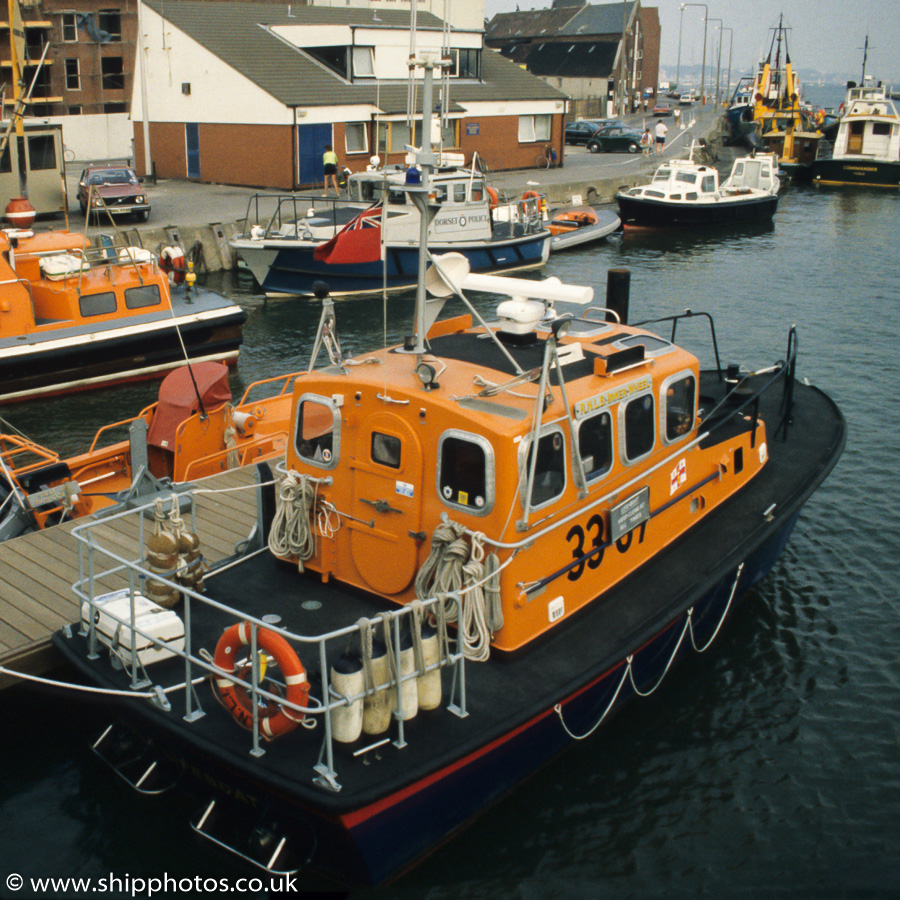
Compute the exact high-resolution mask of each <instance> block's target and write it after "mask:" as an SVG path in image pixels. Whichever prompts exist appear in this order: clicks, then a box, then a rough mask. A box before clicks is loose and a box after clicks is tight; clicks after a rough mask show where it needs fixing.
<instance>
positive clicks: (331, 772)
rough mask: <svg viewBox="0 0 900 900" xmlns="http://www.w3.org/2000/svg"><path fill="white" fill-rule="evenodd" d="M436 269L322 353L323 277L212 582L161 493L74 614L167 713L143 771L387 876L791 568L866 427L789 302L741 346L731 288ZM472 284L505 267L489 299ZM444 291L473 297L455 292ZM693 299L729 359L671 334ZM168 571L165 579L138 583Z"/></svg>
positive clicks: (227, 838) (328, 318)
mask: <svg viewBox="0 0 900 900" xmlns="http://www.w3.org/2000/svg"><path fill="white" fill-rule="evenodd" d="M424 180H425V184H424V186H423V187H422V188H419V189H416V188H409V189H408V190H409V192H410V198H411V200H413V202H416V203H419V204H421V206H422V207H423V208H424V207H425V205H426V204H427V202H428V201H427V198H428V192H429V184H428V181H429V172H428V167H427V166H426V167H425V175H424ZM615 275H616V277H615V278H614V279H612V280H611V284H612V285H616V286H617V285H620V284H621V278H622V273H621V272H618V273H615ZM426 280H427V285H428V287H429V289H430V291H431V293H432V294H433V299H432V300H429V301H428V302H427V303H426V295H425V289H426V284H425V280H423V281H422V282H420V284H419V286H418V288H419V290H418V295H417V304H416V318H415V324H414V327H413V330H412V334H411V336H410V337H409V339H407V340H406V341H404V342H403V344H402V345H400V346H396V347H388V348H383V349H381V350H378V351H376V352H373V353H370V354H366V355H365V356H362V357H360V358H358V359H352V360H349V359H348V360H345V359H343V358H342V357H341V356H340V354H339V352H336V353H335V354H334V355H333V356H331V357H330V358H329V360H328V364H327V365H325V366H324V367H321V368H317V367H316V363H317V349H318V347H319V346H320V344H321V343H323V342H324V341H325V339H326V337H333V336H334V333H335V322H334V318H333V316H332V315H331V312H330V310H329V307H328V305H327V304H326V310H325V313H326V314H325V315H323V318H322V322H321V325H320V330H319V336H318V337H319V338H320V340H319V341H317V345H316V349H314V352H313V359H312V361H311V364H310V367H309V371H308V372H306V373H304V374H303V375H300V376H298V377H297V378H296V379H295V380H294V384H293V395H292V397H293V407H292V409H293V412H292V425H291V430H290V434H291V440H290V444H289V446H288V450H287V455H286V461H285V465H284V466H283V467H281V469H280V471H277V478H278V485H277V491H276V492H275V494H276V497H277V498H280V500H279V501H278V502H277V503H276V504H274V507H275V508H274V511H273V509H272V505H273V504H272V503H270V502H269V501H268V500H267V498H270V495H271V493H272V491H273V486H272V485H271V483H270V480H271V479H270V473H268V472H261V473H260V478H261V484H260V486H259V491H260V498H261V499H260V502H259V504H258V510H259V514H258V517H257V521H256V523H255V524H254V526H253V527H252V528H251V529H250V530H249V532H248V536H247V540H246V541H243V542H241V543H240V545H239V546H238V547H237V548H236V549H235V552H234V553H232V552H230V551H229V552H227V553H221V554H218V555H216V554H212V553H211V554H210V555H209V556H208V558H207V559H206V563H207V566H208V571H207V572H206V574H205V576H204V578H203V587H202V590H201V589H200V588H199V586H197V587H194V588H192V587H190V586H188V585H185V584H184V583H180V584H178V585H176V583H175V582H174V581H172V579H171V578H168V577H166V576H165V575H164V574H163V575H161V574H159V573H158V572H157V573H154V572H153V571H152V570H151V568H149V566H148V562H147V560H148V559H149V557H150V554H157V555H158V554H164V553H167V554H168V555H170V556H171V555H180V554H182V553H185V554H186V553H187V552H188V551H182V550H181V549H180V548H181V544H182V540H183V539H184V538H185V537H186V533H185V530H179V526H174V527H173V528H172V529H170V528H167V527H166V526H165V524H164V523H163V522H162V521H161V520H157V523H156V526H155V527H153V526H151V524H149V522H148V520H147V519H146V517H145V512H146V511H147V510H144V509H136V510H134V511H132V512H130V513H124V514H122V515H121V516H120V517H119V518H118V519H117V520H115V521H106V522H104V523H102V525H101V524H99V523H88V524H85V525H81V526H79V527H78V528H76V530H75V533H76V535H77V536H78V538H79V540H80V541H81V545H82V548H83V553H84V554H85V565H84V569H83V571H84V572H85V573H86V577H85V578H84V579H82V581H81V582H79V584H78V585H77V595H78V601H79V603H80V604H82V605H81V608H80V609H79V611H78V613H77V614H75V616H74V618H75V619H77V620H78V621H77V622H76V623H75V624H74V625H73V626H72V627H71V628H69V629H67V630H66V631H65V632H61V633H60V634H58V635H57V636H56V638H55V643H56V646H57V647H58V648H59V649H60V650H61V651H62V652H63V654H64V655H65V656H66V658H67V659H68V660H69V661H70V662H71V663H73V664H74V665H75V666H76V667H77V668H78V670H79V671H80V672H81V673H82V674H83V676H84V677H85V678H87V679H88V680H89V681H90V682H92V683H94V684H96V685H98V686H101V687H103V688H106V689H111V690H116V691H119V692H121V695H122V696H120V697H119V698H118V700H117V701H113V700H110V701H109V702H110V703H113V702H116V703H117V705H118V704H119V703H122V704H124V705H125V718H126V719H131V720H132V721H136V723H137V730H138V731H139V732H140V734H141V735H147V734H150V733H155V734H156V735H157V736H160V737H159V738H158V740H157V741H156V742H155V746H156V747H157V749H158V752H159V754H161V755H160V763H161V764H160V765H159V766H153V767H152V768H150V763H149V762H148V764H147V768H146V771H145V773H144V774H142V775H140V776H139V777H137V778H136V779H135V782H136V783H137V786H138V787H139V788H141V789H142V790H150V789H151V784H150V782H151V781H152V778H155V777H156V776H155V775H152V776H151V773H157V772H158V771H160V770H161V769H163V768H164V767H165V765H164V764H166V763H167V764H169V765H174V766H175V767H176V769H177V770H178V771H180V772H183V773H186V774H188V775H191V774H195V775H196V776H197V780H198V782H199V783H202V784H203V785H204V789H205V790H206V791H207V792H208V796H207V799H206V801H205V802H204V803H203V805H202V806H201V807H200V810H199V811H198V815H197V817H196V818H195V819H194V821H193V823H192V824H193V826H194V828H195V830H196V831H197V832H198V833H199V834H201V835H203V836H205V837H208V838H210V839H211V840H213V841H215V842H216V843H218V844H219V845H222V846H225V845H230V847H231V849H233V850H234V851H235V852H237V853H239V854H240V855H242V856H244V857H245V858H247V859H250V860H251V861H255V862H256V863H257V864H258V865H260V866H261V867H262V868H264V869H267V870H268V871H270V872H271V871H294V870H297V869H299V868H301V867H307V868H309V869H310V870H313V869H316V870H322V871H325V872H327V873H329V874H330V875H332V876H333V877H335V878H339V879H340V880H342V881H343V882H345V883H346V882H349V883H354V884H355V883H360V882H377V881H380V880H382V879H384V878H386V877H388V876H390V875H391V874H392V873H394V872H396V871H397V870H398V869H400V868H402V867H403V866H407V865H409V864H411V863H412V862H414V861H415V860H417V859H418V858H420V857H421V856H422V854H424V853H425V852H427V850H428V849H429V848H431V847H432V846H433V845H434V844H435V843H436V842H438V841H440V840H442V839H444V838H445V837H447V836H448V835H450V834H451V833H452V832H453V831H454V830H455V829H456V828H458V827H459V826H461V825H462V824H464V823H465V822H466V821H467V820H468V819H469V818H470V817H471V816H472V815H474V814H475V813H476V812H477V811H478V810H480V809H481V808H483V806H484V804H485V803H487V802H489V801H491V800H493V799H496V798H497V797H499V796H501V795H502V794H503V793H504V792H506V791H507V790H509V789H510V788H513V787H514V786H516V785H517V784H518V783H519V782H520V781H521V780H523V779H524V778H525V777H526V776H527V775H528V774H529V773H530V772H532V771H533V770H534V769H535V768H536V767H538V766H539V765H541V764H542V763H544V762H545V761H547V760H548V759H550V758H551V757H552V756H553V755H554V754H555V753H556V752H558V751H560V750H561V749H563V748H564V747H565V746H566V745H567V744H569V743H570V742H571V741H572V740H575V739H582V738H587V737H589V736H590V734H592V733H593V732H595V731H596V730H597V729H598V728H599V727H601V725H603V723H604V722H605V721H606V720H607V719H608V717H609V715H610V714H611V713H612V712H613V711H614V710H616V709H618V708H620V707H621V706H622V705H623V704H624V703H625V702H626V701H628V700H630V699H633V698H634V697H636V696H638V695H640V694H647V693H651V692H652V691H653V690H654V689H655V687H656V686H657V685H658V683H659V682H660V681H661V679H662V678H663V677H664V676H665V675H666V673H667V672H669V670H670V668H671V666H672V664H673V663H674V662H675V661H676V659H677V658H678V657H679V656H680V655H682V654H684V653H686V652H688V650H689V648H691V647H693V648H694V649H696V650H698V651H703V650H706V649H707V647H708V646H709V645H710V644H711V643H712V641H713V640H714V639H715V637H716V635H717V634H718V633H719V632H720V630H721V628H722V627H723V625H724V624H725V622H726V620H727V618H728V615H729V613H730V611H731V610H732V608H733V607H734V604H735V603H737V601H738V599H739V598H740V596H741V595H742V594H743V593H744V592H745V591H746V590H747V589H748V588H749V587H751V586H752V585H753V584H755V583H756V582H757V581H759V579H761V578H763V577H764V576H765V574H766V573H767V572H768V571H769V569H770V568H771V566H772V565H773V563H774V561H775V559H776V558H777V556H778V554H779V552H780V550H781V549H782V548H783V546H784V544H785V542H786V541H787V539H788V537H789V535H790V532H791V529H792V528H793V526H794V524H795V523H796V521H797V516H798V514H799V511H800V509H801V507H802V505H803V503H804V502H805V501H806V500H807V499H808V498H809V497H810V496H811V494H812V493H813V492H814V491H815V490H816V488H817V487H818V486H819V485H820V484H821V482H822V481H823V480H824V479H825V478H826V477H827V475H828V473H829V471H830V470H831V468H832V467H833V466H834V465H835V464H836V462H837V460H838V458H839V456H840V453H841V451H842V449H843V445H844V441H845V423H844V420H843V417H842V415H841V413H840V411H839V410H838V409H837V407H836V406H835V405H834V403H833V402H832V401H831V400H830V399H829V398H828V397H827V396H826V395H825V394H824V393H823V392H821V391H819V390H818V389H816V388H814V387H812V386H810V385H808V384H805V383H801V382H800V381H799V380H797V379H796V378H795V371H796V364H797V336H796V331H795V330H794V329H791V330H790V331H789V333H788V341H787V347H786V351H785V352H784V354H783V355H782V358H781V360H780V361H779V362H776V363H775V364H773V365H771V366H764V367H761V368H759V369H756V370H752V371H748V370H745V369H741V368H739V367H738V366H736V365H735V366H728V367H727V368H726V367H723V366H722V365H721V364H720V359H719V351H718V347H719V346H720V344H719V341H718V338H717V336H716V334H715V329H714V327H713V326H712V320H711V319H710V318H709V317H707V316H705V315H700V314H694V313H691V312H686V313H684V314H682V315H679V316H674V317H666V318H665V319H664V320H663V321H661V322H660V323H657V324H659V325H660V330H661V331H663V332H664V333H665V334H667V335H669V336H668V337H666V336H660V335H658V334H656V333H655V328H651V327H649V326H650V325H651V323H637V324H629V323H628V315H627V311H626V308H625V304H624V303H622V302H613V301H614V300H620V299H621V294H620V292H619V291H618V290H614V289H611V290H609V291H608V295H607V306H614V307H615V308H616V310H615V311H612V312H608V311H606V310H601V311H599V314H598V311H597V310H596V309H586V310H583V311H580V312H578V313H576V314H574V315H571V314H560V313H559V311H557V310H555V309H554V306H553V304H554V303H565V302H570V303H573V304H577V305H579V306H581V307H585V306H588V305H589V304H590V303H591V302H592V299H593V291H592V290H591V289H590V288H583V287H573V286H569V285H563V284H560V283H559V282H558V281H556V280H554V279H550V280H548V281H546V282H538V281H529V280H525V279H517V278H506V277H497V276H485V275H476V274H472V273H470V272H469V271H468V263H467V261H466V260H465V258H464V257H461V256H458V255H449V256H448V257H444V258H442V259H437V260H435V261H434V265H433V267H432V269H431V270H430V272H429V273H428V275H427V279H426ZM471 291H491V292H494V293H496V294H499V295H501V296H504V297H507V298H508V299H506V300H504V301H503V302H502V303H501V304H500V305H499V306H498V308H497V321H496V322H492V323H487V322H485V321H483V319H482V318H481V317H480V316H479V315H478V312H477V309H476V307H475V306H474V305H473V304H472V303H471V302H470V300H469V298H468V293H469V292H471ZM449 297H454V298H455V299H456V300H458V301H459V302H462V303H463V304H465V305H467V306H468V308H469V310H470V313H469V314H468V315H463V316H456V317H454V318H451V319H447V320H440V318H439V315H440V313H439V310H438V309H437V308H436V307H437V306H439V305H440V301H441V300H444V299H447V298H449ZM700 323H702V324H703V326H704V328H709V329H710V337H711V344H712V347H713V353H712V356H711V365H710V366H709V367H708V368H706V367H704V368H701V364H700V359H699V357H698V356H697V355H696V354H695V353H693V352H691V351H690V350H688V349H687V347H686V346H681V345H679V344H676V343H675V340H674V337H675V333H676V331H677V332H678V334H679V335H681V336H684V334H685V332H686V331H688V330H690V327H689V326H691V325H692V324H694V325H696V324H700ZM186 499H188V500H189V501H190V502H191V503H192V504H194V507H193V508H194V512H195V513H196V510H197V507H198V506H199V505H202V504H203V503H204V498H203V495H196V494H194V495H187V497H186ZM199 521H202V516H198V515H195V516H194V523H197V522H199ZM116 522H118V523H120V524H119V525H118V526H117V525H116ZM182 524H183V525H184V526H185V529H186V531H187V532H188V533H190V535H194V534H196V542H195V540H194V538H193V537H190V538H189V539H188V540H186V541H185V543H186V544H187V545H190V546H191V547H194V548H196V545H197V542H199V545H200V546H202V547H205V546H207V544H206V540H205V539H206V537H207V535H205V534H203V533H200V531H193V530H191V529H192V528H195V525H191V524H190V522H189V521H185V522H184V523H182ZM213 527H214V526H213ZM142 529H143V531H142ZM126 532H127V533H129V534H137V535H138V536H139V541H140V546H139V549H138V552H137V554H136V555H135V556H126V555H124V553H123V550H122V543H121V541H120V540H119V539H118V535H120V534H123V533H126ZM151 532H152V533H151ZM166 547H168V548H169V550H168V551H166V550H165V548H166ZM145 548H146V549H145ZM190 552H193V551H190ZM145 557H146V558H145ZM285 562H287V563H290V565H286V564H285ZM160 583H161V584H162V585H163V586H167V587H171V588H173V589H175V590H177V591H178V592H180V593H181V595H182V599H181V600H180V601H177V600H176V606H175V608H174V609H173V610H169V611H166V612H162V611H159V610H156V609H154V607H153V605H148V604H147V602H146V598H145V597H144V596H143V594H140V591H142V590H143V588H144V586H147V587H148V588H149V587H150V585H151V584H154V585H158V584H160ZM139 595H140V596H139ZM259 651H263V652H262V653H260V652H259ZM220 701H221V702H220ZM115 744H116V740H115V730H114V729H111V730H110V731H108V732H105V733H104V735H103V736H102V737H101V738H100V739H99V740H98V741H97V744H96V745H95V749H96V750H97V752H98V753H100V754H101V755H103V756H105V757H107V758H110V759H113V757H114V756H115V753H114V750H115ZM131 747H132V748H133V747H134V741H133V740H132V743H131ZM153 789H155V788H153ZM226 794H227V795H228V796H227V797H225V796H224V795H226ZM276 822H277V827H276ZM239 826H242V827H243V835H242V836H241V835H238V836H237V837H236V834H237V832H238V831H239V830H240V828H239ZM261 829H262V830H261ZM248 835H251V836H253V841H252V842H253V843H254V845H255V847H256V850H257V851H258V853H257V854H253V853H251V852H250V851H249V850H248V849H247V847H248V844H247V841H246V838H247V836H248ZM310 883H311V882H309V881H306V880H304V886H307V885H308V884H310Z"/></svg>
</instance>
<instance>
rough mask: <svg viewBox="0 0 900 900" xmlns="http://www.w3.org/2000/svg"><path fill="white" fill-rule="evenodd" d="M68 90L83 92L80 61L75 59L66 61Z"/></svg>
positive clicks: (71, 58) (70, 58)
mask: <svg viewBox="0 0 900 900" xmlns="http://www.w3.org/2000/svg"><path fill="white" fill-rule="evenodd" d="M66 90H67V91H80V90H81V67H80V65H79V62H78V60H77V59H75V58H73V57H69V58H67V59H66Z"/></svg>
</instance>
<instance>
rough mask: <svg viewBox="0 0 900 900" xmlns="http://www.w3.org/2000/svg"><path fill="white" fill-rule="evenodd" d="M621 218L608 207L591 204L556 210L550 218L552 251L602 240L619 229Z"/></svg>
mask: <svg viewBox="0 0 900 900" xmlns="http://www.w3.org/2000/svg"><path fill="white" fill-rule="evenodd" d="M621 225H622V221H621V219H620V218H619V217H618V216H617V215H616V214H615V213H614V212H613V211H612V210H608V209H603V210H597V209H594V208H593V207H590V206H575V207H571V208H568V209H558V210H554V211H553V212H552V213H551V214H550V216H549V218H548V220H547V228H549V229H550V234H551V235H552V237H551V238H550V251H551V253H555V252H556V251H558V250H568V249H569V248H570V247H579V246H581V245H582V244H588V243H592V242H593V241H601V240H603V239H604V238H607V237H609V236H610V235H611V234H612V233H613V232H615V231H617V230H618V229H619V228H620V227H621Z"/></svg>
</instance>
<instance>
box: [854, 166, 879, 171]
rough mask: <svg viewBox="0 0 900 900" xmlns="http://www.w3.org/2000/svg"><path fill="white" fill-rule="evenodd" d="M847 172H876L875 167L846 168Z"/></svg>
mask: <svg viewBox="0 0 900 900" xmlns="http://www.w3.org/2000/svg"><path fill="white" fill-rule="evenodd" d="M847 171H849V172H877V171H878V169H876V168H875V166H847Z"/></svg>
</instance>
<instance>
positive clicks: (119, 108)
mask: <svg viewBox="0 0 900 900" xmlns="http://www.w3.org/2000/svg"><path fill="white" fill-rule="evenodd" d="M103 112H105V113H122V112H128V107H127V106H126V105H125V104H124V103H104V104H103Z"/></svg>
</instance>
